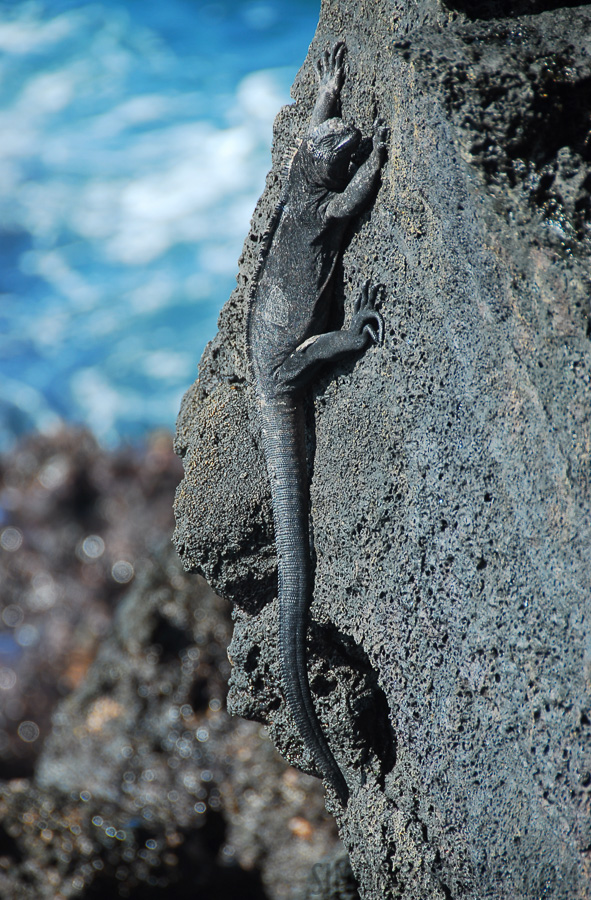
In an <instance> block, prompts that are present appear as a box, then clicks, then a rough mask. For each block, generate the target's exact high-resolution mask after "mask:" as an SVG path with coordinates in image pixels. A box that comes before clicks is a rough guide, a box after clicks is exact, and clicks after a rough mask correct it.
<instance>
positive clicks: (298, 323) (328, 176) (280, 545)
mask: <svg viewBox="0 0 591 900" xmlns="http://www.w3.org/2000/svg"><path fill="white" fill-rule="evenodd" d="M344 53H345V46H344V44H337V45H336V46H335V47H334V48H333V49H332V50H330V51H328V50H327V51H326V52H325V53H324V55H323V56H322V58H321V59H320V60H319V62H318V64H317V67H316V70H317V75H318V81H319V89H318V97H317V100H316V104H315V107H314V111H313V114H312V119H311V121H310V125H309V128H308V131H307V134H306V136H305V137H304V139H303V141H302V143H301V145H300V147H299V149H298V150H297V152H296V153H295V155H294V158H293V160H292V163H291V166H290V169H289V174H288V177H287V183H286V186H285V190H284V192H283V196H282V201H281V203H280V205H279V207H278V209H277V213H276V216H275V220H274V222H273V225H272V229H271V233H270V234H269V236H268V238H267V242H266V247H265V249H264V250H263V253H262V255H261V260H260V265H259V270H258V274H257V277H256V279H255V286H254V289H253V292H252V295H251V305H250V309H249V317H248V354H249V361H250V367H251V374H252V378H253V381H254V386H255V392H256V398H257V404H258V412H259V415H260V422H261V430H262V438H263V448H264V454H265V460H266V464H267V471H268V475H269V480H270V484H271V498H272V507H273V520H274V526H275V542H276V546H277V560H278V576H279V617H280V618H279V653H280V662H281V674H282V683H283V690H284V693H285V697H286V699H287V702H288V704H289V707H290V709H291V711H292V714H293V717H294V719H295V722H296V724H297V727H298V729H299V732H300V734H301V736H302V739H303V741H304V743H305V745H306V747H307V748H308V749H309V750H310V752H311V753H312V755H313V757H314V760H315V762H316V764H317V765H318V767H319V768H320V770H321V772H322V773H323V775H324V777H325V779H326V780H327V782H328V783H329V784H330V785H332V787H333V789H334V790H335V791H336V793H337V796H338V797H339V799H340V801H341V802H342V804H343V805H346V803H347V800H348V797H349V789H348V787H347V783H346V781H345V778H344V776H343V774H342V772H341V770H340V768H339V766H338V764H337V762H336V760H335V758H334V756H333V754H332V751H331V749H330V747H329V746H328V743H327V741H326V738H325V736H324V734H323V732H322V729H321V727H320V723H319V721H318V718H317V716H316V713H315V710H314V705H313V703H312V697H311V694H310V685H309V682H308V674H307V666H306V630H307V623H308V609H309V607H310V603H311V600H312V588H313V584H312V567H311V561H310V546H309V534H308V484H307V466H306V449H305V431H304V407H303V398H302V393H303V391H304V390H305V388H306V387H307V385H308V384H309V383H310V382H311V381H312V379H313V377H314V375H315V374H316V372H317V371H318V369H319V368H320V367H321V366H322V365H323V364H325V363H327V362H332V361H334V360H338V359H342V358H345V357H348V356H350V355H351V354H354V353H357V352H359V351H361V350H363V349H364V348H365V347H367V346H368V345H369V344H371V343H372V342H378V341H381V339H382V332H383V323H382V318H381V316H380V314H379V313H378V312H377V311H376V309H375V308H374V303H375V300H376V295H377V292H378V288H371V287H370V286H369V283H367V284H366V285H365V287H364V288H363V291H362V293H361V296H360V298H359V300H358V301H357V303H356V305H355V310H354V315H353V319H352V322H351V325H350V326H349V328H348V329H345V330H342V331H330V332H325V331H324V328H325V327H326V323H327V317H328V314H329V310H330V301H331V294H332V284H331V281H332V275H333V272H334V269H335V264H336V261H337V258H338V255H339V252H340V249H341V245H342V241H343V237H344V234H345V230H346V228H347V224H348V222H349V221H350V219H351V218H352V217H353V216H355V215H357V214H358V213H359V212H360V210H361V209H362V207H363V206H364V205H365V204H366V202H367V200H368V199H369V197H370V195H371V194H372V192H373V190H374V187H375V185H376V182H377V179H378V174H379V171H380V168H381V165H382V163H383V161H384V158H385V154H386V146H385V140H386V129H385V128H384V126H383V125H382V124H381V123H380V122H376V124H375V126H374V137H373V150H372V152H371V154H370V156H369V158H368V159H367V161H366V162H365V163H364V164H363V165H362V166H361V167H360V168H359V169H358V170H357V171H356V172H355V174H354V175H351V169H352V163H351V157H352V154H353V153H354V152H355V150H356V149H357V147H358V145H359V142H360V140H361V135H360V133H359V131H358V130H357V129H356V128H354V127H352V126H350V125H346V124H345V123H344V122H343V120H342V119H341V118H340V117H338V106H339V98H340V91H341V87H342V84H343V80H344V74H345V72H344Z"/></svg>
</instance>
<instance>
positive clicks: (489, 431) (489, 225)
mask: <svg viewBox="0 0 591 900" xmlns="http://www.w3.org/2000/svg"><path fill="white" fill-rule="evenodd" d="M335 41H346V44H347V48H348V50H347V52H348V56H347V60H348V77H347V80H346V82H345V85H344V88H343V95H342V99H343V115H344V117H345V118H346V119H347V121H349V122H352V123H354V124H355V125H357V126H358V127H359V128H360V129H361V130H362V131H363V133H364V134H365V135H369V134H370V133H371V130H372V123H373V121H374V119H375V117H376V116H378V115H379V116H381V117H382V118H384V119H385V120H386V122H387V123H388V125H389V128H390V145H389V153H388V160H387V163H386V165H385V166H384V169H383V172H382V180H381V187H380V190H379V192H378V194H377V197H376V200H375V203H374V204H373V206H372V208H371V209H369V210H367V212H365V213H364V214H363V215H361V216H360V217H359V219H358V220H357V221H355V222H354V223H353V225H352V227H351V230H350V233H349V236H348V243H347V246H346V249H345V252H344V254H343V258H342V261H341V263H340V265H339V267H338V269H337V272H336V278H335V289H336V292H335V299H336V310H335V317H334V324H335V325H336V326H337V327H338V325H339V324H340V323H341V322H342V321H345V323H346V322H347V321H348V319H349V317H350V316H351V313H352V308H353V303H354V300H355V298H356V297H357V296H358V294H359V291H360V289H361V286H362V284H363V283H364V281H365V280H366V279H368V278H369V279H371V280H372V282H374V283H379V284H383V285H384V287H385V290H384V299H383V303H382V313H383V315H384V319H385V323H386V337H385V341H384V344H383V346H376V347H372V348H371V349H369V350H368V351H367V352H366V353H365V354H364V355H363V356H361V357H360V358H358V359H355V360H351V361H348V362H345V363H342V364H341V365H339V366H337V367H335V368H334V369H333V370H332V371H326V372H325V373H324V374H323V376H322V377H321V378H320V379H319V380H318V382H317V383H316V384H315V385H314V388H313V390H312V391H311V393H310V396H309V398H308V400H307V409H308V424H309V428H308V434H309V448H308V449H309V476H310V497H311V523H312V534H313V551H314V558H315V590H314V602H313V605H312V609H311V624H310V629H309V650H308V652H309V672H310V681H311V686H312V692H313V694H314V700H315V705H316V709H317V710H318V714H319V717H320V720H321V722H322V724H323V728H324V730H325V732H326V734H327V735H328V738H329V741H330V743H331V746H332V747H333V748H334V753H335V756H336V758H337V759H338V760H339V763H340V764H341V765H342V767H343V770H344V772H345V774H346V777H347V780H348V783H349V785H350V788H351V799H350V802H349V805H348V808H347V810H346V811H345V812H343V811H341V810H340V809H339V808H338V807H336V806H333V807H332V808H333V811H334V812H335V814H336V816H337V820H338V822H339V827H340V832H341V836H342V839H343V841H344V843H345V846H346V848H347V849H348V851H349V854H350V858H351V863H352V866H353V870H354V872H355V874H356V877H357V878H358V880H359V884H360V892H361V895H362V896H363V897H364V898H365V900H385V898H400V900H424V898H426V897H429V898H430V900H446V898H453V900H483V898H491V900H504V898H507V900H509V898H521V900H537V898H539V897H544V898H546V900H567V898H568V900H573V898H591V808H590V798H591V694H590V683H591V682H590V679H591V621H590V619H591V565H590V563H591V507H590V484H591V479H590V475H591V470H590V450H591V430H590V429H591V415H590V411H591V404H590V393H589V387H590V380H591V352H590V351H591V346H590V337H591V325H590V296H591V294H590V288H591V283H590V282H591V277H590V274H591V273H590V266H589V251H590V249H591V231H590V223H591V200H590V192H591V168H590V163H591V143H590V138H589V126H590V118H589V96H590V90H589V88H590V85H591V6H590V5H589V4H580V3H576V2H569V3H559V2H550V0H544V2H537V0H521V2H512V3H507V2H495V0H490V2H486V3H477V2H470V0H454V2H451V0H449V2H447V3H446V2H438V0H412V2H411V0H372V2H371V3H359V2H358V0H338V2H337V0H325V2H323V5H322V12H321V16H320V23H319V26H318V31H317V33H316V36H315V38H314V41H313V43H312V45H311V47H310V52H309V54H308V58H307V59H306V61H305V63H304V65H303V67H302V69H301V71H300V73H299V75H298V77H297V79H296V81H295V84H294V87H293V97H294V100H295V103H294V104H293V105H291V106H289V107H286V108H284V109H283V110H282V111H281V113H280V114H279V116H278V118H277V120H276V126H275V141H274V151H273V153H274V156H273V160H274V163H273V169H272V171H271V173H270V174H269V176H268V179H267V185H266V189H265V192H264V194H263V196H262V198H261V200H260V202H259V204H258V206H257V209H256V211H255V214H254V217H253V220H252V228H251V233H250V234H249V236H248V238H247V240H246V243H245V246H244V252H243V254H242V257H241V259H240V272H239V275H238V286H237V288H236V290H235V291H234V293H233V294H232V296H231V297H230V299H229V300H228V302H227V304H226V306H225V307H224V309H223V311H222V314H221V317H220V321H219V332H218V334H217V336H216V337H215V339H214V340H213V341H212V342H211V344H210V345H209V346H208V348H207V349H206V351H205V354H204V356H203V358H202V361H201V367H200V377H199V379H198V381H197V382H196V383H195V385H194V386H193V387H192V388H191V389H190V391H189V392H188V394H187V395H186V397H185V399H184V402H183V405H182V409H181V413H180V417H179V421H178V431H177V450H178V452H179V453H180V455H181V456H182V457H183V458H184V465H185V477H184V481H183V483H182V484H181V486H180V488H179V491H178V495H177V501H176V511H177V545H178V548H179V550H180V552H181V555H182V557H183V560H184V563H185V565H186V566H187V567H188V568H190V569H194V570H197V571H199V572H201V573H202V574H203V575H204V576H205V577H206V579H207V580H208V581H209V583H210V584H211V585H212V587H213V588H214V589H215V590H216V591H218V592H219V593H221V594H222V595H223V596H225V597H226V598H228V599H229V600H231V601H232V602H233V603H234V609H235V625H234V637H233V641H232V644H231V647H230V654H231V657H232V661H233V663H234V671H233V675H232V679H231V691H230V703H231V706H232V708H233V710H234V711H235V712H237V713H239V714H241V715H243V716H247V717H250V718H253V719H258V720H261V721H264V722H266V723H268V725H269V727H270V731H271V734H272V736H273V738H274V740H275V742H276V744H277V746H278V747H279V749H280V750H281V752H282V753H283V754H284V755H285V756H286V757H287V758H288V759H289V760H290V761H292V762H293V763H295V764H296V765H298V766H300V767H301V768H303V769H304V770H306V771H312V772H313V771H314V767H313V763H312V761H311V759H310V758H309V756H308V755H307V754H306V753H305V751H304V750H303V748H302V745H301V740H300V738H299V736H298V734H297V731H296V729H295V726H294V724H293V721H292V719H291V717H290V715H289V714H288V713H287V711H286V708H285V704H284V701H283V698H282V693H281V687H280V675H279V663H278V654H277V599H276V594H277V585H276V564H275V555H274V547H273V528H272V517H271V509H270V497H269V488H268V484H267V479H266V474H265V469H264V463H263V457H262V453H261V447H260V439H259V435H258V425H257V420H256V407H255V405H254V402H253V395H252V391H251V388H250V386H249V383H248V378H247V369H246V357H245V346H244V338H245V315H246V308H247V295H248V289H249V286H250V283H251V280H252V276H253V272H254V270H255V265H256V257H257V248H258V246H259V245H260V241H261V236H262V234H263V232H264V231H265V228H266V227H267V225H268V223H269V220H270V218H271V214H272V210H273V206H274V204H275V203H276V201H277V197H278V194H279V190H280V182H281V171H282V163H283V160H284V158H285V156H286V154H287V153H288V148H289V147H290V146H292V145H293V144H294V143H296V142H297V140H298V139H300V138H301V137H302V135H303V134H304V132H305V128H306V124H307V121H308V119H309V116H310V113H311V109H312V106H313V102H314V96H315V84H314V68H313V63H314V61H315V60H316V59H317V58H318V56H319V55H320V53H321V52H322V51H323V50H324V49H325V48H326V47H329V46H331V45H332V44H334V42H335Z"/></svg>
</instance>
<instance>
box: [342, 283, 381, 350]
mask: <svg viewBox="0 0 591 900" xmlns="http://www.w3.org/2000/svg"><path fill="white" fill-rule="evenodd" d="M383 291H384V286H383V285H381V284H376V285H372V284H371V282H370V281H366V282H365V284H364V285H363V287H362V289H361V293H360V295H359V297H358V298H357V300H356V301H355V306H354V308H353V319H352V320H351V325H350V327H349V331H352V332H353V333H354V334H359V335H362V334H363V333H365V334H368V335H369V337H370V338H371V340H372V341H373V342H374V344H381V343H382V341H383V340H384V319H383V316H382V314H381V313H380V312H378V310H377V309H376V302H377V301H378V300H379V299H380V298H381V295H382V294H383Z"/></svg>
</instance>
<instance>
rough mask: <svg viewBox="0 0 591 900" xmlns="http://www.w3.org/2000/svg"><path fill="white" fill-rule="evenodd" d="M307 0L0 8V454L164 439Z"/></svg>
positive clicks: (230, 267)
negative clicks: (26, 442)
mask: <svg viewBox="0 0 591 900" xmlns="http://www.w3.org/2000/svg"><path fill="white" fill-rule="evenodd" d="M319 7H320V0H289V2H287V0H217V2H202V0H167V2H166V3H162V2H156V0H153V2H151V0H128V2H123V0H99V2H90V3H84V2H73V0H69V2H68V0H46V2H42V0H30V2H28V0H25V2H14V0H0V135H1V137H0V449H3V450H6V449H9V448H10V447H11V446H12V444H13V443H14V441H15V440H16V439H17V437H18V436H20V435H21V434H23V433H26V432H28V431H31V430H34V429H38V430H41V431H51V430H52V429H55V428H56V427H59V425H60V423H62V422H74V423H79V424H83V425H86V426H88V427H89V428H90V429H91V430H92V431H93V433H94V434H95V435H96V436H97V438H98V439H99V440H100V441H101V442H102V443H104V444H105V445H107V446H109V445H114V444H117V443H118V442H120V441H127V440H132V441H133V440H135V439H137V438H139V437H141V436H142V435H143V434H145V433H146V432H147V431H149V430H151V429H153V428H156V427H160V426H166V427H169V428H172V427H173V426H174V420H175V417H176V414H177V411H178V408H179V402H180V399H181V396H182V394H183V392H184V391H185V390H186V389H187V388H188V387H189V385H190V384H191V382H192V381H193V380H194V378H195V377H196V373H197V362H198V360H199V357H200V355H201V353H202V351H203V348H204V346H205V344H206V342H207V341H208V340H209V339H210V338H211V337H212V336H213V334H214V332H215V329H216V320H217V316H218V313H219V310H220V309H221V306H222V305H223V303H224V302H225V300H226V299H227V297H228V296H229V294H230V292H231V291H232V289H233V287H234V284H235V276H236V271H237V259H238V256H239V254H240V250H241V247H242V243H243V241H244V239H245V236H246V234H247V232H248V226H249V220H250V216H251V214H252V211H253V208H254V205H255V203H256V200H257V198H258V196H259V195H260V193H261V191H262V188H263V184H264V179H265V174H266V172H267V171H268V169H269V167H270V159H271V157H270V146H271V136H272V123H273V119H274V117H275V115H276V114H277V112H278V110H279V108H280V107H281V105H282V104H284V103H287V102H289V99H290V98H289V88H290V85H291V83H292V81H293V78H294V76H295V74H296V72H297V69H298V68H299V66H300V65H301V64H302V62H303V60H304V57H305V54H306V52H307V49H308V45H309V43H310V41H311V39H312V37H313V34H314V30H315V27H316V23H317V20H318V13H319Z"/></svg>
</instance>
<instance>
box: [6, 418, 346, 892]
mask: <svg viewBox="0 0 591 900" xmlns="http://www.w3.org/2000/svg"><path fill="white" fill-rule="evenodd" d="M171 445H172V441H171V438H170V435H166V434H159V435H155V436H154V437H153V438H152V439H151V440H150V441H149V443H148V444H147V446H145V447H143V448H136V449H132V448H129V447H128V448H126V449H120V450H117V451H115V452H113V453H108V452H107V451H105V450H102V449H100V448H99V447H97V445H96V443H95V442H94V441H93V440H92V438H91V437H90V436H89V435H88V434H86V433H85V432H81V431H79V430H76V429H71V430H64V431H63V432H60V433H59V434H56V435H53V436H51V437H48V436H45V437H43V436H39V435H37V436H32V437H30V438H27V439H26V440H25V441H23V442H22V444H20V445H19V446H18V447H16V448H15V451H14V452H13V453H12V454H11V455H10V457H2V458H0V518H1V526H0V622H1V626H0V694H1V701H0V898H1V900H65V898H82V900H90V898H92V900H101V898H113V897H123V898H128V900H134V898H136V900H139V898H141V900H148V898H154V900H156V898H161V897H166V898H169V897H172V896H174V898H175V900H183V898H194V897H195V896H197V895H198V896H199V897H200V898H208V897H209V898H212V900H218V898H220V897H223V898H224V900H232V898H236V900H238V898H239V900H248V898H251V900H293V898H294V897H295V896H296V895H297V896H298V898H299V897H303V896H306V897H307V896H308V894H307V893H305V891H306V888H305V882H306V879H307V877H308V875H309V873H310V870H311V869H312V867H313V866H316V865H317V864H319V863H320V862H321V861H322V860H323V859H324V857H326V856H327V855H328V859H327V860H326V862H324V863H322V865H321V868H320V869H319V870H318V871H316V870H313V872H314V875H313V879H312V881H311V887H310V891H312V893H309V896H310V898H314V900H318V898H322V900H326V898H328V897H330V896H332V895H331V894H330V893H326V892H325V893H319V892H318V891H317V890H316V888H317V886H318V884H321V885H326V884H332V883H337V884H345V885H347V871H346V866H345V864H344V863H343V862H342V853H343V851H342V846H341V845H340V842H339V841H338V838H337V835H336V828H335V824H334V821H333V819H332V818H331V817H330V816H328V814H327V813H326V811H325V810H324V804H323V801H322V787H321V785H320V783H319V782H318V781H317V780H316V779H314V778H312V777H310V776H308V775H303V774H300V773H298V772H296V770H295V769H291V768H288V767H286V765H285V763H284V762H283V761H282V760H281V759H280V758H279V756H278V754H277V753H276V752H275V749H274V748H273V746H272V744H271V742H270V741H269V740H268V738H267V737H266V735H265V734H264V731H263V729H262V728H260V727H259V726H258V725H256V724H255V723H253V722H247V721H245V720H243V719H237V718H233V719H232V718H230V717H229V716H228V714H227V713H226V711H225V702H224V701H225V695H226V679H227V676H228V673H229V669H230V666H229V663H228V660H227V643H228V640H229V637H230V632H231V624H230V607H229V605H228V604H227V603H226V602H225V601H223V600H220V598H219V597H216V596H215V595H214V594H213V593H212V592H211V590H210V589H209V588H208V587H207V585H205V583H204V582H203V581H202V580H200V579H197V578H195V577H191V576H187V575H184V574H183V572H182V568H181V564H180V561H179V559H178V557H177V555H176V554H175V552H174V550H173V548H172V546H171V544H170V534H171V531H172V527H173V523H172V497H173V493H174V488H175V486H176V485H177V484H178V480H179V477H180V468H181V467H180V463H179V461H178V459H177V457H176V456H174V454H173V453H172V446H171ZM97 549H98V551H100V552H97ZM87 551H88V552H87ZM123 560H125V561H126V564H127V566H128V569H127V570H125V572H124V574H125V575H126V578H129V577H130V576H131V580H130V581H129V583H127V584H123V583H121V563H122V561H123ZM132 573H134V574H132ZM118 579H119V580H118ZM115 610H116V611H115ZM113 614H114V621H113V623H112V626H111V627H109V625H110V619H111V617H112V616H113ZM101 638H102V639H101ZM64 695H67V696H64ZM59 700H61V702H59V703H58V701H59ZM56 707H57V708H56ZM52 713H54V715H53V717H52V715H51V714H52ZM19 744H20V745H22V748H21V746H19ZM15 775H19V776H20V777H18V778H15V777H14V776H15ZM25 775H26V776H29V777H26V778H25V777H24V776H25ZM339 854H340V857H341V862H338V857H339ZM335 855H336V859H335ZM350 880H351V879H350V878H349V884H350ZM341 893H342V892H341ZM347 896H350V892H349V894H348V895H347Z"/></svg>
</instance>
